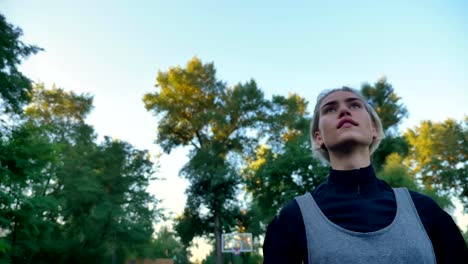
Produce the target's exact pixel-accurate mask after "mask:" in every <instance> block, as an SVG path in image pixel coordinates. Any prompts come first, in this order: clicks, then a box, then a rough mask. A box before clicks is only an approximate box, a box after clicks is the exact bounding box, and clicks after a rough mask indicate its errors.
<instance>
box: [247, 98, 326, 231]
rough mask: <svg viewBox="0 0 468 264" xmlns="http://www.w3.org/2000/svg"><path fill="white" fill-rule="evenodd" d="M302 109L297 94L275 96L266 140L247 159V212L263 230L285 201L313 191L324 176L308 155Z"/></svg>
mask: <svg viewBox="0 0 468 264" xmlns="http://www.w3.org/2000/svg"><path fill="white" fill-rule="evenodd" d="M306 108H307V102H306V101H305V100H304V99H303V98H301V97H299V96H297V95H294V94H293V95H290V96H289V97H288V98H285V97H282V96H275V97H274V98H273V102H272V107H271V109H272V111H271V112H270V114H269V119H268V121H269V122H268V123H267V125H266V126H265V132H264V133H263V134H264V135H267V138H268V140H266V141H265V143H264V144H263V145H261V146H259V147H258V148H257V150H256V152H255V153H254V155H252V156H251V157H249V158H248V160H247V164H248V166H247V167H246V168H245V170H244V173H243V175H244V184H245V186H246V189H247V191H248V192H249V193H250V194H251V195H252V198H253V199H252V204H251V209H250V210H253V211H254V212H256V213H254V214H255V215H256V217H255V219H256V221H259V222H260V223H257V224H255V225H257V226H262V227H263V229H264V227H266V225H267V224H268V223H269V221H271V219H272V218H273V216H274V215H275V214H276V213H277V212H278V210H279V209H280V208H281V207H282V206H283V205H284V204H285V203H286V202H287V201H289V200H291V199H292V198H293V197H295V196H298V195H300V194H303V193H305V192H307V191H311V190H313V189H314V188H315V187H316V186H318V185H319V184H320V183H321V182H322V181H323V180H324V179H325V177H326V175H327V174H328V167H326V166H324V165H323V164H322V163H321V162H320V161H319V160H317V159H316V158H314V157H313V156H312V151H311V147H310V139H309V120H310V118H309V117H308V116H307V112H306ZM261 231H265V230H261ZM262 233H263V232H262Z"/></svg>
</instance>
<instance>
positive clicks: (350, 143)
mask: <svg viewBox="0 0 468 264" xmlns="http://www.w3.org/2000/svg"><path fill="white" fill-rule="evenodd" d="M371 143H372V140H369V139H368V138H356V137H346V138H342V139H341V140H338V141H336V142H334V143H333V144H330V145H328V146H327V148H328V149H329V150H341V151H346V150H351V149H353V148H354V147H356V146H366V147H369V146H370V145H371Z"/></svg>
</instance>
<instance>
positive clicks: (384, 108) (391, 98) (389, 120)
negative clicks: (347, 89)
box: [361, 77, 408, 132]
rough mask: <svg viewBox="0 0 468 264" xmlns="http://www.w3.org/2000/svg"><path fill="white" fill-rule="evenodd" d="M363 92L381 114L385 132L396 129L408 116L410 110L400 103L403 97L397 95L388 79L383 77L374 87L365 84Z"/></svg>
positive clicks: (362, 88) (362, 87)
mask: <svg viewBox="0 0 468 264" xmlns="http://www.w3.org/2000/svg"><path fill="white" fill-rule="evenodd" d="M361 92H362V94H363V95H364V96H365V97H366V98H367V99H368V100H369V103H370V104H371V105H372V106H373V107H374V109H375V110H376V111H377V113H378V114H379V116H380V119H381V121H382V126H383V128H384V131H386V132H387V131H389V130H390V129H392V128H396V127H397V126H398V124H400V122H401V121H402V120H403V118H405V117H407V116H408V110H407V109H406V107H405V106H404V105H403V103H401V101H400V100H401V97H399V96H398V95H397V94H396V93H395V91H394V89H393V86H392V85H391V84H390V83H388V82H387V78H386V77H382V78H381V79H380V80H378V81H377V82H376V83H375V84H374V86H372V85H370V84H368V83H364V84H363V85H362V86H361Z"/></svg>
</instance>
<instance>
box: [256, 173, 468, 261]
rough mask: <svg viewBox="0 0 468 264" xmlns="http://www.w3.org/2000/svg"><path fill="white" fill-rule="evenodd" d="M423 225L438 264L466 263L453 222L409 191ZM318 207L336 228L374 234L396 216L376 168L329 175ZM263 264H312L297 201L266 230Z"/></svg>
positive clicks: (390, 195)
mask: <svg viewBox="0 0 468 264" xmlns="http://www.w3.org/2000/svg"><path fill="white" fill-rule="evenodd" d="M410 195H411V198H412V200H413V202H414V204H415V207H416V210H417V211H418V214H419V217H420V218H421V222H422V223H423V225H424V228H425V230H426V232H427V234H428V235H429V238H430V239H431V242H432V245H433V247H434V251H435V254H436V257H437V263H468V261H467V260H468V252H467V248H466V244H465V242H464V240H463V237H462V235H461V233H460V230H459V229H458V227H457V226H456V224H455V222H454V221H453V219H452V217H451V216H450V215H449V214H447V213H446V212H445V211H444V210H442V209H441V208H440V207H439V206H438V205H437V204H436V203H435V202H434V201H433V200H432V199H431V198H429V197H428V196H425V195H423V194H420V193H417V192H414V191H410ZM312 196H313V197H314V199H315V201H316V203H317V205H318V206H319V207H320V209H321V210H322V212H323V213H324V214H325V216H326V217H327V218H328V219H329V220H330V221H332V222H333V223H335V224H337V225H339V226H341V227H343V228H345V229H348V230H352V231H356V232H373V231H377V230H379V229H382V228H384V227H386V226H387V225H389V224H390V223H391V222H392V221H393V218H394V217H395V214H396V201H395V196H394V193H393V191H392V188H391V187H390V186H389V185H388V184H387V183H386V182H384V181H382V180H379V179H377V177H376V176H375V173H374V169H373V167H372V166H369V167H366V168H361V169H357V170H349V171H338V170H332V169H331V170H330V175H329V176H328V179H327V180H326V181H325V182H323V183H322V184H321V185H319V186H318V187H317V188H316V189H315V190H314V191H313V192H312ZM263 255H264V263H268V264H269V263H292V264H294V263H308V260H307V242H306V235H305V228H304V222H303V220H302V215H301V212H300V209H299V206H298V204H297V203H296V201H295V200H292V201H291V202H289V203H288V204H287V205H286V206H284V207H283V208H282V209H281V211H280V213H279V214H278V215H277V216H276V217H275V218H274V219H273V221H272V222H271V223H270V225H269V226H268V230H267V233H266V237H265V241H264V245H263Z"/></svg>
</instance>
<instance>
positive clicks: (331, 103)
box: [320, 97, 362, 109]
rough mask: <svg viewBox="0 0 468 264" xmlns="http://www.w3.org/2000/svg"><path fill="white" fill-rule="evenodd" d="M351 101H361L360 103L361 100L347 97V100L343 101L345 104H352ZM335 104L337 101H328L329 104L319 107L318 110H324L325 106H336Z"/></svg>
mask: <svg viewBox="0 0 468 264" xmlns="http://www.w3.org/2000/svg"><path fill="white" fill-rule="evenodd" d="M353 101H361V102H362V100H361V99H360V98H358V97H349V98H346V99H345V102H346V103H349V102H353ZM337 103H338V101H336V100H334V101H330V102H328V103H326V104H324V105H322V107H320V109H323V108H325V107H326V106H329V105H336V104H337Z"/></svg>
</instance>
